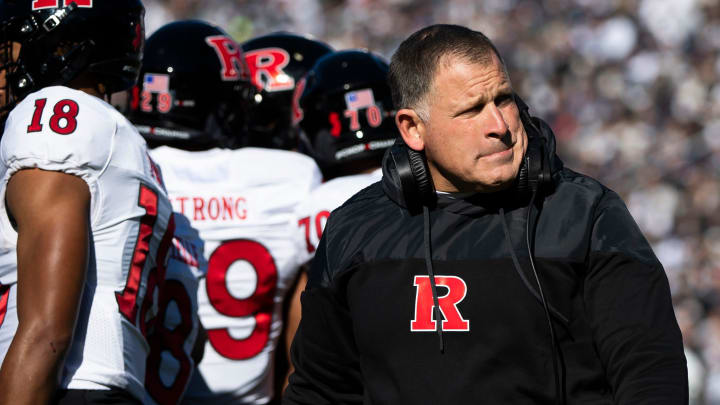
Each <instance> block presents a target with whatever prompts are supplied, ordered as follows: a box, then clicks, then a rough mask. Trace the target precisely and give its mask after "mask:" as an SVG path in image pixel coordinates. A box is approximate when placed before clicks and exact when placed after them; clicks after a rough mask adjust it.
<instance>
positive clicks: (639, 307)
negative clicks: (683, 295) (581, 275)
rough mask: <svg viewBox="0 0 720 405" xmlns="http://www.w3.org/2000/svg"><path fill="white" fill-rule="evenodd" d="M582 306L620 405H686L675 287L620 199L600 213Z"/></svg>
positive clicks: (607, 201) (607, 202) (606, 203)
mask: <svg viewBox="0 0 720 405" xmlns="http://www.w3.org/2000/svg"><path fill="white" fill-rule="evenodd" d="M588 264H589V268H588V272H587V275H586V279H585V292H584V300H585V307H586V310H587V311H588V319H589V321H590V326H591V327H592V329H593V339H594V341H595V345H596V347H597V351H598V355H599V356H600V359H601V360H602V362H603V365H604V367H605V373H606V378H607V381H608V384H609V386H610V389H611V390H612V393H613V397H614V401H615V403H616V404H618V405H624V404H628V405H629V404H632V405H638V404H648V405H649V404H653V405H659V404H668V405H670V404H682V403H684V404H687V402H688V376H687V367H686V364H685V356H684V353H683V344H682V336H681V334H680V329H679V328H678V324H677V321H676V319H675V314H674V312H673V307H672V302H671V298H670V287H669V285H668V280H667V277H666V276H665V272H664V271H663V268H662V266H661V265H660V263H659V262H658V261H657V259H656V258H655V255H654V254H653V252H652V250H651V248H650V245H649V244H648V243H647V241H646V240H645V238H644V237H643V236H642V234H641V232H640V230H639V229H638V227H637V225H636V224H635V222H634V220H633V219H632V217H631V216H630V213H629V212H628V210H627V208H626V207H625V205H624V203H623V202H622V201H621V200H620V198H619V197H617V195H615V194H614V193H612V192H608V195H607V196H606V198H604V200H603V201H602V202H601V203H600V206H599V208H598V209H597V214H596V220H595V224H594V227H593V235H592V239H591V252H590V257H589V260H588Z"/></svg>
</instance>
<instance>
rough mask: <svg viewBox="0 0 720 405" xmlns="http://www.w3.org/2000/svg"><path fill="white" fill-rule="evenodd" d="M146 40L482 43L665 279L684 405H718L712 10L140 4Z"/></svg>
mask: <svg viewBox="0 0 720 405" xmlns="http://www.w3.org/2000/svg"><path fill="white" fill-rule="evenodd" d="M145 3H146V7H147V25H148V33H151V32H152V31H153V30H154V29H156V28H158V27H159V26H161V25H162V24H164V23H166V22H168V21H171V20H175V19H184V18H201V19H205V20H208V21H211V22H214V23H216V24H218V25H221V26H222V27H224V28H225V29H226V30H228V31H229V32H230V33H231V34H232V35H234V36H235V37H236V39H237V40H239V41H243V40H245V39H248V38H250V37H252V36H256V35H261V34H266V33H269V32H272V31H276V30H287V31H293V32H299V33H308V34H312V35H314V36H315V37H317V38H319V39H322V40H324V41H327V42H328V43H330V44H331V45H332V46H334V47H335V48H336V49H345V48H368V49H370V50H373V51H375V52H378V53H380V54H382V55H385V56H386V57H388V58H389V57H390V56H391V55H392V52H393V51H394V49H395V48H396V47H397V46H398V44H399V43H400V42H401V41H402V40H403V39H405V37H407V36H408V35H409V34H410V33H412V32H414V31H415V30H417V29H418V28H420V27H423V26H425V25H429V24H433V23H439V22H447V23H455V24H461V25H465V26H468V27H471V28H474V29H477V30H480V31H482V32H484V33H485V34H486V35H488V36H489V37H490V39H492V40H493V42H494V43H495V44H496V45H497V46H498V48H499V49H500V52H501V53H502V54H503V55H504V57H505V58H506V60H505V62H506V64H507V65H508V67H509V69H510V77H511V78H512V80H513V85H514V87H515V89H516V91H518V92H519V94H520V95H522V96H523V97H524V98H525V100H526V101H527V102H528V104H529V105H530V106H531V110H532V112H533V113H534V114H535V115H537V116H539V117H542V118H544V119H545V120H547V121H548V122H549V123H550V124H551V126H552V127H553V128H554V129H555V132H556V135H557V137H558V143H559V154H560V156H561V158H562V159H563V160H564V161H565V164H566V165H567V166H569V167H571V168H572V169H574V170H576V171H579V172H582V173H585V174H589V175H591V176H594V177H596V178H598V179H600V180H601V181H602V182H604V183H605V184H606V185H607V186H609V187H610V188H612V189H613V190H615V191H617V192H618V193H619V194H620V195H622V197H623V198H624V200H625V201H626V202H627V204H628V206H629V208H630V211H631V212H632V214H633V216H634V217H635V219H636V221H637V222H638V224H639V226H640V228H641V229H642V231H643V232H644V234H645V235H646V236H647V238H648V239H649V240H650V242H651V243H652V245H653V247H654V249H655V253H656V254H657V255H658V257H659V259H660V261H661V262H662V263H663V265H664V266H665V270H666V272H667V274H668V278H669V279H670V284H671V288H672V292H673V300H674V303H675V309H676V314H677V318H678V322H679V323H680V327H681V329H682V332H683V338H684V340H685V346H686V355H687V358H688V370H689V373H690V390H691V404H713V405H714V404H720V2H718V1H717V0H672V1H668V0H544V1H539V0H483V1H477V0H452V1H439V0H425V1H417V0H251V1H241V0H233V1H231V0H202V1H201V0H145Z"/></svg>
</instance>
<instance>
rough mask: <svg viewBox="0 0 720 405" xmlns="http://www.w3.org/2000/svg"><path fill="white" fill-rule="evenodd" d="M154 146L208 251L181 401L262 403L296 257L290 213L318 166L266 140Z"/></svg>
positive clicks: (268, 394) (177, 202) (175, 197)
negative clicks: (266, 145) (193, 361)
mask: <svg viewBox="0 0 720 405" xmlns="http://www.w3.org/2000/svg"><path fill="white" fill-rule="evenodd" d="M151 154H152V156H153V159H155V160H156V161H158V163H159V164H160V165H161V166H162V168H163V175H164V178H165V182H166V184H167V185H168V194H169V195H170V198H171V200H172V202H173V206H174V208H175V210H176V211H178V212H181V213H183V214H184V215H186V216H187V217H188V218H189V219H190V221H191V222H192V226H193V228H195V229H197V230H198V231H199V232H200V237H201V238H202V239H203V240H204V241H205V255H206V257H207V259H208V273H207V277H206V279H204V280H201V283H200V287H199V290H198V303H199V304H198V305H199V314H200V320H201V322H202V324H203V326H204V327H205V329H206V330H207V335H208V341H207V343H206V345H205V354H204V357H203V359H202V361H201V362H200V364H199V365H198V368H197V372H196V373H195V374H194V375H193V377H192V380H191V383H190V387H189V388H188V391H187V393H186V396H185V402H188V403H219V402H221V401H223V400H228V401H235V402H236V403H237V402H240V403H243V404H263V403H267V402H268V401H269V400H270V399H271V398H272V397H273V363H274V355H275V348H276V346H277V340H278V338H279V336H280V334H281V332H282V328H283V318H282V316H283V312H282V302H283V298H284V296H285V295H286V292H287V291H288V289H289V288H292V286H293V283H294V281H295V277H296V275H297V270H298V268H299V264H300V263H299V260H298V258H299V254H300V252H298V248H299V247H300V246H302V244H301V242H302V241H299V240H298V239H297V233H296V232H294V229H295V227H296V226H297V225H296V218H295V215H294V213H295V209H296V208H297V206H298V204H299V203H300V201H302V200H304V199H305V198H307V196H308V194H309V193H310V190H312V189H313V188H314V187H316V186H317V185H318V184H319V183H320V181H321V174H320V171H319V170H318V168H317V165H316V164H315V162H314V161H313V160H312V159H310V158H309V157H307V156H304V155H301V154H299V153H295V152H288V151H282V150H273V149H262V148H242V149H238V150H228V149H212V150H208V151H202V152H187V151H183V150H178V149H173V148H169V147H160V148H157V149H154V150H152V151H151ZM209 400H210V402H207V401H209Z"/></svg>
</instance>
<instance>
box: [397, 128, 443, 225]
mask: <svg viewBox="0 0 720 405" xmlns="http://www.w3.org/2000/svg"><path fill="white" fill-rule="evenodd" d="M388 153H389V156H390V158H391V159H392V160H393V163H395V168H396V169H397V173H398V176H399V177H400V184H401V185H402V194H403V199H404V200H405V205H406V206H407V208H408V210H409V211H410V212H413V213H415V212H419V211H421V210H422V207H423V205H427V206H432V205H434V203H435V186H434V184H433V182H432V177H431V176H430V170H429V169H428V166H427V160H425V154H424V153H423V152H417V151H415V150H412V149H410V148H409V147H408V146H407V145H406V144H405V142H403V140H402V139H400V138H398V139H397V140H396V141H395V144H394V145H393V146H392V147H391V148H390V150H389V151H388Z"/></svg>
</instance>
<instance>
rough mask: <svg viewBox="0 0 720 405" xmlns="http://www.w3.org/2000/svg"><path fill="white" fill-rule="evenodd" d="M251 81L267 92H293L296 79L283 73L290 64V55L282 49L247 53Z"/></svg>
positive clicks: (264, 49)
mask: <svg viewBox="0 0 720 405" xmlns="http://www.w3.org/2000/svg"><path fill="white" fill-rule="evenodd" d="M245 60H246V61H247V64H248V68H249V69H250V80H252V83H253V84H254V85H255V86H256V87H257V88H258V89H263V90H265V91H267V92H273V91H285V90H292V89H293V88H294V87H295V79H293V78H292V76H290V75H288V74H287V73H285V72H284V71H283V68H285V66H287V65H288V63H290V54H288V52H287V51H286V50H284V49H282V48H262V49H256V50H254V51H248V52H245Z"/></svg>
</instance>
